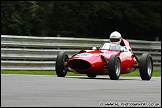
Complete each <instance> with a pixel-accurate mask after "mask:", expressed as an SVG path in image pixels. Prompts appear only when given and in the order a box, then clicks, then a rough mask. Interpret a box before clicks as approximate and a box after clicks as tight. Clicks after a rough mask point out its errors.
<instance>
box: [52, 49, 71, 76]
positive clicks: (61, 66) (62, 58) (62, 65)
mask: <svg viewBox="0 0 162 108" xmlns="http://www.w3.org/2000/svg"><path fill="white" fill-rule="evenodd" d="M68 60H69V57H68V54H67V53H66V52H63V51H61V52H60V53H59V54H58V55H57V58H56V66H55V67H56V74H57V76H58V77H65V76H66V74H67V71H68V68H67V66H66V64H67V62H68Z"/></svg>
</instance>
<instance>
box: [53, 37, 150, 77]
mask: <svg viewBox="0 0 162 108" xmlns="http://www.w3.org/2000/svg"><path fill="white" fill-rule="evenodd" d="M55 67H56V74H57V76H58V77H65V76H66V74H67V72H68V71H72V72H75V73H79V74H87V76H88V77H89V78H95V77H96V76H97V75H109V77H110V79H111V80H118V79H119V77H120V74H128V73H131V72H134V71H135V70H136V69H139V72H140V76H141V79H142V80H150V79H151V77H152V73H153V61H152V56H151V54H149V53H143V54H142V55H141V57H140V59H138V57H137V56H136V55H135V54H134V53H133V52H132V50H131V47H130V44H129V42H128V41H127V40H125V39H123V38H122V41H121V46H120V48H116V49H114V48H112V47H111V44H110V43H104V44H103V45H102V46H101V47H100V48H99V49H97V48H95V47H93V48H92V49H83V50H80V51H79V52H78V53H77V54H74V55H73V56H72V57H71V58H69V56H68V54H67V52H64V51H60V53H59V54H58V55H57V58H56V66H55Z"/></svg>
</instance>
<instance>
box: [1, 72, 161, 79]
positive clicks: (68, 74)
mask: <svg viewBox="0 0 162 108" xmlns="http://www.w3.org/2000/svg"><path fill="white" fill-rule="evenodd" d="M1 74H24V75H28V74H30V75H56V72H55V71H15V70H1ZM67 76H86V74H75V73H73V72H68V73H67ZM121 76H134V77H136V76H140V74H139V71H138V70H137V71H135V72H132V73H129V74H121ZM152 76H153V77H161V70H154V71H153V75H152Z"/></svg>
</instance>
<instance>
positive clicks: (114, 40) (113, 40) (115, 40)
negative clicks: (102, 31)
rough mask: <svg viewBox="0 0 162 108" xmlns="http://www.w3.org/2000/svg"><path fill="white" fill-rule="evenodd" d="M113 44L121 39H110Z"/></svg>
mask: <svg viewBox="0 0 162 108" xmlns="http://www.w3.org/2000/svg"><path fill="white" fill-rule="evenodd" d="M110 41H111V42H118V41H119V39H110Z"/></svg>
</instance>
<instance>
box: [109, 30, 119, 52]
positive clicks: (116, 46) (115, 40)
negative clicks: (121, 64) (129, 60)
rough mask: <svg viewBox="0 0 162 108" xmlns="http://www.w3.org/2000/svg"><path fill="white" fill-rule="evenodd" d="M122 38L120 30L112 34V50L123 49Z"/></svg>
mask: <svg viewBox="0 0 162 108" xmlns="http://www.w3.org/2000/svg"><path fill="white" fill-rule="evenodd" d="M121 39H122V36H121V34H120V33H119V32H117V31H114V32H112V33H111V34H110V49H111V50H120V49H121V47H122V46H121V45H120V43H121Z"/></svg>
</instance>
